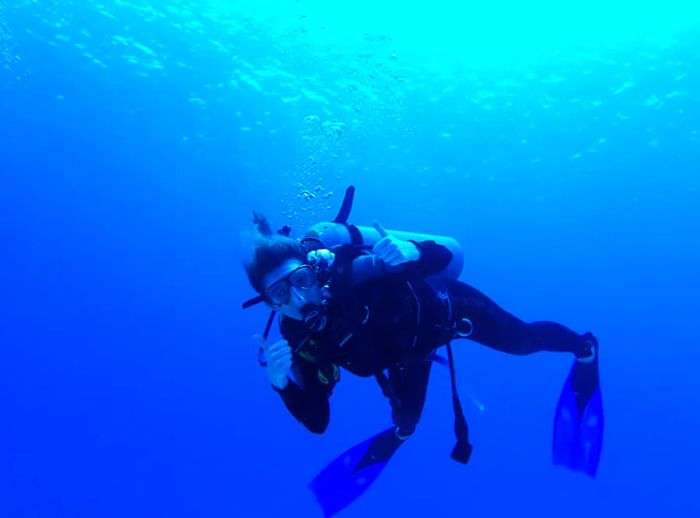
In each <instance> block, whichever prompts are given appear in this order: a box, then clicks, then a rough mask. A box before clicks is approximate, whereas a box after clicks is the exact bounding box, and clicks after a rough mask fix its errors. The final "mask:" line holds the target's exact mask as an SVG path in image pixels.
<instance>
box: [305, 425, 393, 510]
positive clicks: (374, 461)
mask: <svg viewBox="0 0 700 518" xmlns="http://www.w3.org/2000/svg"><path fill="white" fill-rule="evenodd" d="M394 430H395V428H394V427H391V428H389V429H387V430H384V431H383V432H381V433H378V434H377V435H375V436H373V437H370V438H369V439H367V440H366V441H363V442H361V443H360V444H358V445H356V446H353V447H352V448H350V449H349V450H347V451H346V452H344V453H343V454H341V455H340V456H339V457H338V458H336V459H335V460H334V461H333V462H331V463H330V464H329V465H328V466H326V467H325V468H324V469H323V471H321V473H319V474H318V475H317V476H316V478H314V479H313V480H312V481H311V483H310V484H309V488H310V489H311V491H313V492H314V494H315V495H316V500H317V501H318V503H319V505H320V506H321V508H322V509H323V515H324V516H325V517H326V518H328V517H330V516H333V515H334V514H336V513H338V512H340V511H342V510H343V509H345V508H346V507H347V506H348V505H350V504H351V503H352V502H353V501H354V500H355V499H356V498H358V497H359V496H360V495H361V494H362V493H364V492H365V491H366V490H367V489H368V488H369V486H370V485H372V483H373V482H374V481H375V480H376V479H377V477H378V476H379V474H380V473H381V472H382V470H383V469H384V466H386V463H387V462H388V461H389V459H391V457H392V456H393V455H394V453H395V452H396V450H397V449H398V448H399V446H401V445H402V444H403V443H404V442H405V441H404V440H402V439H399V438H398V437H397V436H396V433H395V432H394Z"/></svg>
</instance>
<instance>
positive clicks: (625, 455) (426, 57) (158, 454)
mask: <svg viewBox="0 0 700 518" xmlns="http://www.w3.org/2000/svg"><path fill="white" fill-rule="evenodd" d="M278 3H279V4H280V5H281V6H282V8H281V9H280V11H279V13H277V15H275V13H274V12H270V11H269V10H266V11H265V14H264V16H262V15H261V16H257V11H256V10H255V7H254V6H253V7H252V8H250V7H248V8H249V9H252V10H249V11H248V12H247V13H242V12H239V11H238V10H237V9H236V7H235V6H236V5H237V4H235V3H234V5H233V6H229V7H230V9H229V10H226V9H223V8H222V7H221V5H219V6H218V7H217V8H214V7H212V5H214V3H213V2H204V1H197V0H191V1H189V2H166V1H163V2H153V3H151V5H150V6H149V3H147V2H143V1H141V0H131V1H129V2H125V1H111V0H105V1H103V2H101V3H100V2H97V1H92V2H91V1H85V2H67V1H65V2H64V1H62V2H59V1H46V0H42V1H40V2H39V1H27V0H22V1H17V2H11V3H10V2H8V1H4V2H0V91H1V93H2V95H1V97H0V243H1V245H0V246H1V247H2V248H1V249H0V294H1V296H0V302H1V304H2V305H1V306H0V309H1V310H2V313H1V314H2V317H0V346H1V352H2V358H1V359H0V365H1V366H0V380H1V381H0V402H1V403H2V409H3V418H2V420H0V438H2V446H1V447H0V470H1V471H0V472H4V474H3V476H2V477H1V478H2V479H3V480H4V482H3V483H2V484H1V485H0V516H2V517H13V518H14V517H18V518H19V517H22V518H23V517H40V518H45V517H70V518H73V517H76V518H78V517H80V518H82V517H90V518H94V517H124V518H127V517H128V518H137V517H149V518H150V517H193V516H201V517H223V516H251V515H252V513H253V512H255V513H256V516H282V515H287V516H311V517H313V516H321V512H320V510H319V508H318V507H317V506H316V504H315V502H314V500H313V496H312V494H311V493H310V492H309V491H308V490H307V488H306V484H307V483H308V482H309V481H310V480H311V479H312V478H313V477H314V476H315V474H316V473H318V472H319V471H320V470H321V469H322V468H323V466H325V465H326V464H327V463H328V462H329V461H330V460H331V459H332V458H333V457H334V456H335V455H337V454H338V453H339V452H340V451H342V450H344V449H346V448H348V447H350V446H351V445H352V444H355V443H356V442H358V441H360V440H362V439H364V438H366V437H368V436H369V435H371V434H373V433H375V432H377V431H379V430H381V429H383V428H385V427H386V426H387V425H388V424H389V422H390V415H389V411H388V405H387V402H386V400H384V398H383V397H382V396H381V392H380V391H379V389H378V387H376V386H375V384H374V382H373V381H372V380H371V379H370V380H362V379H358V378H354V377H353V376H352V375H350V374H348V373H344V374H343V376H342V381H341V383H340V384H339V385H338V387H337V389H336V391H335V394H334V395H333V398H332V402H331V403H332V421H331V425H330V427H329V429H328V431H327V432H326V434H324V435H323V436H315V435H312V434H310V433H308V432H307V431H306V430H304V429H303V427H302V426H301V425H299V424H298V423H296V422H295V421H294V419H293V418H292V417H290V416H289V415H288V414H287V412H286V410H285V409H284V407H283V405H282V404H281V402H280V401H279V398H278V397H277V395H276V394H274V393H273V392H272V391H271V390H270V389H269V384H268V382H267V379H266V376H265V371H264V370H263V369H260V368H259V367H258V365H257V362H256V348H255V345H254V343H253V341H252V339H251V337H252V335H253V334H254V333H255V332H258V331H259V330H260V329H261V327H262V326H263V324H264V320H265V318H266V312H265V310H264V309H263V308H256V309H254V310H250V311H249V312H247V313H245V314H244V313H243V312H242V311H241V309H240V303H241V301H242V300H244V299H246V298H248V297H249V296H250V295H251V294H252V291H251V289H250V287H249V286H248V285H247V282H246V278H245V275H244V272H243V269H242V268H241V260H242V258H243V256H244V255H245V252H246V247H245V246H246V245H245V243H246V241H245V236H244V237H243V238H242V237H241V233H245V232H246V231H248V230H249V229H250V224H249V221H250V213H251V210H253V209H255V210H258V211H262V212H264V213H265V214H267V215H268V217H269V218H270V219H271V220H272V221H273V224H275V225H278V226H281V225H283V224H290V225H292V227H293V228H294V229H295V230H296V231H297V232H300V231H301V230H303V228H305V227H306V226H307V225H309V224H310V223H312V222H314V221H318V220H321V219H327V218H330V217H332V216H333V215H334V213H335V211H336V210H337V208H338V207H339V204H340V201H341V199H342V192H343V190H344V188H345V187H346V186H347V185H348V184H351V183H352V184H354V185H356V187H357V197H356V204H355V208H354V211H353V217H352V219H353V221H355V222H357V223H364V224H368V223H371V221H373V220H374V219H377V220H379V221H381V222H382V223H383V224H384V225H385V226H386V227H387V228H390V229H405V230H416V231H422V232H433V233H443V234H449V235H452V236H454V237H456V238H457V239H458V240H459V241H460V242H461V243H462V245H463V246H464V249H465V252H466V254H465V256H466V261H465V268H464V273H463V275H462V279H463V280H464V281H466V282H468V283H470V284H472V285H474V286H475V287H477V288H479V289H480V290H482V291H484V292H485V293H487V294H488V295H489V296H490V297H492V298H493V299H495V300H496V301H497V302H498V303H499V304H501V305H502V306H503V307H505V308H506V309H508V310H509V311H511V312H513V313H515V314H516V315H518V316H519V317H521V318H523V319H526V320H555V321H559V322H561V323H564V324H566V325H568V326H571V327H572V328H573V329H575V330H577V331H579V332H583V331H587V330H591V331H593V332H594V333H596V335H598V336H599V338H600V340H601V375H602V386H603V397H604V404H605V408H606V420H607V422H606V425H607V430H606V442H605V446H604V449H603V457H602V461H601V466H600V470H599V474H598V477H597V478H596V479H595V480H593V479H589V478H587V477H585V476H583V475H580V474H577V473H571V472H568V471H566V470H564V469H562V468H560V467H555V466H552V465H551V456H550V441H551V427H552V421H553V413H554V408H555V405H556V401H557V397H558V395H559V391H560V388H561V385H562V383H563V382H564V379H565V376H566V374H567V371H568V368H569V365H570V361H571V359H570V358H569V357H564V356H558V355H555V354H538V355H534V356H531V357H524V358H523V357H511V356H507V355H504V354H501V353H497V352H495V351H491V350H488V349H485V348H483V347H481V346H478V345H476V344H473V343H470V342H460V343H458V344H456V355H457V363H458V377H459V383H460V387H461V392H462V394H463V399H464V404H465V409H466V413H467V417H468V419H469V422H470V426H471V432H472V441H473V443H474V445H475V452H474V455H473V457H472V461H471V462H470V464H469V465H468V466H466V467H465V466H462V465H459V464H457V463H455V462H453V461H451V460H450V459H449V452H450V449H451V447H452V445H453V440H454V439H453V435H452V411H451V405H450V397H449V379H448V376H447V373H446V372H445V371H444V369H437V368H436V369H434V373H433V379H432V381H431V386H430V390H429V395H428V402H427V405H426V411H425V414H424V416H423V419H422V422H421V425H420V428H419V431H418V433H417V434H416V435H415V436H414V437H413V438H411V440H410V441H409V442H408V443H407V444H406V445H405V446H404V447H402V449H401V450H400V451H399V452H398V453H397V455H396V456H395V458H394V459H393V460H392V462H391V463H390V465H389V466H388V467H387V468H386V470H385V471H384V473H383V474H382V476H381V477H380V479H379V480H378V481H377V482H376V484H375V486H374V487H372V488H371V489H370V490H369V491H368V492H367V493H366V494H365V495H364V496H363V497H362V498H361V499H359V500H358V501H357V502H356V503H355V504H354V505H353V506H352V507H350V508H349V509H347V510H346V511H345V512H344V513H343V515H342V516H347V517H353V516H384V515H392V516H393V515H399V516H427V515H428V514H431V515H432V514H434V515H435V516H473V517H481V516H484V517H487V516H488V517H490V516H501V515H516V516H532V517H554V516H557V517H559V516H568V517H572V518H573V517H589V516H599V517H602V516H619V515H621V514H623V513H624V514H625V515H626V516H640V515H643V514H644V515H661V516H678V517H681V516H698V515H699V514H698V513H700V505H699V504H698V503H697V501H696V500H695V496H694V495H695V493H696V488H695V485H696V480H697V467H696V466H697V463H698V462H700V448H698V446H697V437H698V433H700V417H698V412H697V409H698V404H697V397H698V395H699V394H700V381H699V380H700V376H698V375H697V372H696V371H697V365H698V357H699V354H698V346H700V342H699V341H698V338H697V330H696V327H697V322H698V318H699V317H700V303H699V302H698V292H699V290H700V274H699V273H698V264H700V241H699V240H698V235H700V232H699V228H698V227H699V224H698V223H699V221H700V207H699V205H700V204H699V203H698V187H699V183H700V181H699V180H698V171H700V167H699V166H698V164H700V122H699V121H700V70H699V62H698V59H697V56H698V55H700V26H697V27H696V26H694V25H692V24H687V25H685V26H684V27H682V28H678V30H676V31H672V32H670V33H668V32H667V33H664V34H663V37H661V36H659V35H658V34H651V33H649V34H647V33H645V32H644V31H641V32H640V33H639V34H632V33H630V34H631V35H630V36H629V37H627V38H626V39H624V40H623V39H617V40H614V41H613V40H611V41H610V42H607V43H606V42H605V41H601V40H595V41H593V42H586V41H580V42H578V43H577V42H573V41H568V42H566V44H563V45H561V46H557V45H552V46H543V45H540V46H539V47H537V48H535V49H534V50H533V49H530V51H528V52H522V53H520V52H519V51H518V50H519V48H520V46H521V45H524V44H526V43H527V41H525V40H524V41H521V42H517V41H516V40H515V39H514V40H513V41H512V42H510V43H509V44H504V45H503V48H502V49H501V51H503V52H504V54H502V55H500V57H497V56H490V55H488V56H487V58H484V54H483V53H482V54H480V56H481V57H482V59H477V58H478V57H479V53H478V52H476V50H475V49H478V48H479V45H478V44H477V45H474V43H473V42H472V43H470V45H471V46H470V47H469V50H464V51H462V50H463V49H462V47H459V39H458V37H457V36H458V35H457V36H455V38H457V39H455V41H454V42H453V43H454V45H455V46H454V47H453V49H452V52H450V53H441V54H438V53H437V52H436V53H435V54H434V55H432V57H431V53H430V48H426V47H425V45H414V46H411V47H410V48H409V47H407V46H405V42H406V41H407V40H406V39H402V38H405V36H406V34H405V33H401V34H400V35H399V36H395V37H392V36H390V35H389V36H388V35H386V34H384V33H383V32H382V30H381V29H382V21H381V20H375V23H373V25H372V27H371V29H367V30H366V31H364V30H363V31H359V30H358V31H357V33H356V34H354V33H353V31H352V25H350V26H347V27H346V28H345V30H346V33H344V34H343V35H342V38H343V39H342V41H341V40H339V39H338V38H340V36H337V37H336V36H333V35H332V34H331V32H332V30H331V29H328V28H326V26H325V25H324V24H323V23H321V22H320V21H319V20H318V18H315V17H314V15H313V13H310V12H306V11H305V9H306V5H305V3H304V2H291V1H290V2H278ZM444 16H446V17H449V16H450V13H445V15H444ZM678 16H679V17H683V13H682V12H679V13H678ZM435 18H436V16H433V18H432V20H433V21H434V20H435ZM389 21H391V22H392V26H395V25H396V24H397V21H396V19H393V18H392V20H388V19H387V24H389ZM358 23H359V22H358ZM476 25H478V24H476ZM450 27H452V28H453V29H454V23H453V24H451V25H450ZM438 32H439V29H438ZM353 34H354V36H353ZM410 36H411V38H412V39H411V41H414V42H415V41H416V40H419V39H420V37H421V33H420V31H415V32H413V33H411V34H410ZM427 39H428V40H430V38H427ZM431 41H432V40H431ZM440 41H441V42H442V43H444V42H445V41H446V40H445V39H442V40H440ZM540 43H541V42H540ZM402 45H404V46H402ZM426 45H427V43H426ZM436 45H437V43H436ZM416 48H420V51H417V50H416ZM465 48H466V47H465ZM485 48H486V46H484V47H482V50H483V49H485ZM472 53H473V58H474V59H473V60H471V61H470V56H472Z"/></svg>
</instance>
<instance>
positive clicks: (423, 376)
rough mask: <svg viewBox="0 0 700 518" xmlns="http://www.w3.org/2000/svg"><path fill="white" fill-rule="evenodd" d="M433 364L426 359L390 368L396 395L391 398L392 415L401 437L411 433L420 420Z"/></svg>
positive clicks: (391, 383) (390, 377)
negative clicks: (399, 367) (402, 367)
mask: <svg viewBox="0 0 700 518" xmlns="http://www.w3.org/2000/svg"><path fill="white" fill-rule="evenodd" d="M431 365H432V362H430V361H427V360H425V361H419V362H416V363H411V364H410V365H408V366H407V367H406V368H404V369H398V368H392V369H389V384H390V385H391V388H392V389H393V391H394V395H395V396H396V397H395V398H393V399H391V417H392V419H393V421H394V424H395V425H396V428H397V429H396V433H397V434H398V435H399V436H400V437H407V436H409V435H411V434H412V433H413V432H414V430H415V429H416V425H417V424H418V421H419V420H420V416H421V413H422V412H423V406H424V405H425V395H426V392H427V390H428V378H429V377H430V367H431Z"/></svg>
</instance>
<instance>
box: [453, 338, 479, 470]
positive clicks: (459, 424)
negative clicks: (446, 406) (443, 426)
mask: <svg viewBox="0 0 700 518" xmlns="http://www.w3.org/2000/svg"><path fill="white" fill-rule="evenodd" d="M447 358H448V361H449V364H450V384H451V385H452V408H453V409H454V413H455V436H456V437H457V444H455V447H454V448H453V449H452V455H450V457H452V459H453V460H456V461H457V462H460V463H462V464H466V463H467V462H469V457H471V455H472V450H473V449H474V448H473V446H472V445H471V444H470V443H469V425H467V419H466V418H465V417H464V411H463V410H462V403H461V401H460V400H459V394H458V393H457V379H456V376H455V361H454V356H453V355H452V345H451V344H450V343H448V344H447Z"/></svg>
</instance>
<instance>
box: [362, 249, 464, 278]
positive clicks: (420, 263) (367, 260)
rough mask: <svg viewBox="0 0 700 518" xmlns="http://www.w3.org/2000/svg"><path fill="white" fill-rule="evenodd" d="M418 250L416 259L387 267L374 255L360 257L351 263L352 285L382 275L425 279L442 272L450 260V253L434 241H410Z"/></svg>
mask: <svg viewBox="0 0 700 518" xmlns="http://www.w3.org/2000/svg"><path fill="white" fill-rule="evenodd" d="M410 242H411V243H413V244H414V245H415V246H416V248H417V249H418V253H419V255H418V259H416V260H415V261H410V262H406V263H402V264H399V265H397V266H389V265H387V264H386V263H385V262H384V261H382V260H381V259H380V258H379V257H377V256H376V255H375V254H367V255H361V256H360V257H357V258H355V259H354V260H353V262H352V283H353V284H360V283H361V282H364V281H366V280H368V279H372V278H374V277H380V276H384V275H393V274H405V275H411V276H414V275H415V276H419V277H427V276H429V275H435V274H438V273H440V272H441V271H443V270H444V269H445V268H446V267H447V265H449V264H450V261H451V260H452V252H450V250H449V249H448V248H446V247H444V246H442V245H439V244H437V243H436V242H435V241H410Z"/></svg>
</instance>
